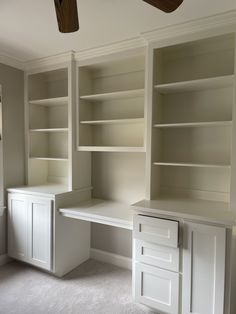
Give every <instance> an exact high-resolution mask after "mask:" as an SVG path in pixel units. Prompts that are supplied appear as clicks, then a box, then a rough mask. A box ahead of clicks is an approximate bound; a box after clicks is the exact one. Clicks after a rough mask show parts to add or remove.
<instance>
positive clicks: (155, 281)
mask: <svg viewBox="0 0 236 314" xmlns="http://www.w3.org/2000/svg"><path fill="white" fill-rule="evenodd" d="M134 267H135V283H134V289H135V291H134V297H135V301H136V302H139V303H142V304H144V305H147V306H149V307H151V308H153V309H155V310H157V311H158V312H164V313H168V314H178V313H179V274H177V273H173V272H170V271H167V270H162V269H158V268H156V267H153V266H149V265H145V264H141V263H135V266H134Z"/></svg>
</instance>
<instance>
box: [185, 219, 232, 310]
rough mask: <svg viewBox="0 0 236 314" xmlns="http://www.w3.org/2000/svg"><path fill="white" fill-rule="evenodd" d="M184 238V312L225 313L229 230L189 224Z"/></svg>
mask: <svg viewBox="0 0 236 314" xmlns="http://www.w3.org/2000/svg"><path fill="white" fill-rule="evenodd" d="M184 239H185V240H184V243H183V313H186V314H195V313H201V314H222V313H224V298H225V294H224V292H225V290H224V289H225V288H224V287H225V270H226V269H225V255H226V230H225V229H224V228H219V227H213V226H207V225H199V224H194V223H187V224H186V226H185V230H184Z"/></svg>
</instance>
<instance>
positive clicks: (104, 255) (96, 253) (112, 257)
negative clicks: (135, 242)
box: [90, 248, 132, 270]
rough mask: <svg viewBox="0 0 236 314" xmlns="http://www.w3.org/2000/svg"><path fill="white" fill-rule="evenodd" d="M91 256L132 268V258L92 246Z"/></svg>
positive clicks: (98, 259) (101, 260)
mask: <svg viewBox="0 0 236 314" xmlns="http://www.w3.org/2000/svg"><path fill="white" fill-rule="evenodd" d="M90 258H93V259H95V260H97V261H100V262H105V263H108V264H112V265H115V266H118V267H121V268H125V269H129V270H132V259H131V258H128V257H125V256H121V255H117V254H113V253H109V252H106V251H101V250H97V249H92V248H91V249H90Z"/></svg>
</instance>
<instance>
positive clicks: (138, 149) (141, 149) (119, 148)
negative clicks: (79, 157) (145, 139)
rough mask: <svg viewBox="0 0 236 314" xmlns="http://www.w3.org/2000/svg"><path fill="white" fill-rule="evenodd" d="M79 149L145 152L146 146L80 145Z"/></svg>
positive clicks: (86, 150)
mask: <svg viewBox="0 0 236 314" xmlns="http://www.w3.org/2000/svg"><path fill="white" fill-rule="evenodd" d="M78 151H85V152H123V153H145V148H144V147H129V146H78Z"/></svg>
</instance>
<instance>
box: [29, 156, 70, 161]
mask: <svg viewBox="0 0 236 314" xmlns="http://www.w3.org/2000/svg"><path fill="white" fill-rule="evenodd" d="M30 159H38V160H48V161H68V158H56V157H30Z"/></svg>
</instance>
